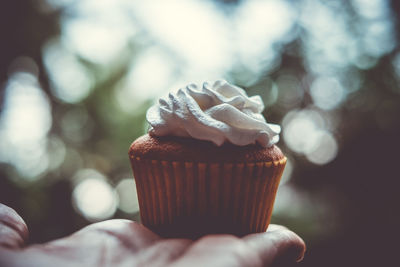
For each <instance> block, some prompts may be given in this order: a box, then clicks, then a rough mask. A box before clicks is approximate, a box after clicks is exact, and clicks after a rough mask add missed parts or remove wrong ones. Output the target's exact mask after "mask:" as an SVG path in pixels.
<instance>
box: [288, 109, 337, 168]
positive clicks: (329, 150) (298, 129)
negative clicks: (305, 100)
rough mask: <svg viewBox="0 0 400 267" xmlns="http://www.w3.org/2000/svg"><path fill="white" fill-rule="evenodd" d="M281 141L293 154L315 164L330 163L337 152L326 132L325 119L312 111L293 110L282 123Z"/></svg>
mask: <svg viewBox="0 0 400 267" xmlns="http://www.w3.org/2000/svg"><path fill="white" fill-rule="evenodd" d="M282 126H283V139H284V140H285V142H286V144H287V146H288V147H289V148H290V149H291V150H292V151H294V152H296V153H299V154H304V155H305V156H306V158H307V159H308V160H309V161H310V162H312V163H315V164H319V165H322V164H326V163H328V162H330V161H332V160H333V159H334V158H335V157H336V155H337V152H338V144H337V141H336V139H335V137H334V136H333V135H332V134H331V133H330V132H329V131H328V130H327V126H328V124H327V122H326V120H325V118H324V117H323V116H322V115H321V114H320V113H318V112H317V111H316V110H313V109H305V110H293V111H291V112H289V113H287V114H286V116H285V117H284V119H283V121H282Z"/></svg>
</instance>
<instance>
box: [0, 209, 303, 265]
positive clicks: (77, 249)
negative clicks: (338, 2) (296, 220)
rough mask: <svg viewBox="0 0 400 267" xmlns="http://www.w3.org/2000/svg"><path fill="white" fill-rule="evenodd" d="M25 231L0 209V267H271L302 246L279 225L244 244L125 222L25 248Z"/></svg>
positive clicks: (294, 257) (297, 254) (294, 256)
mask: <svg viewBox="0 0 400 267" xmlns="http://www.w3.org/2000/svg"><path fill="white" fill-rule="evenodd" d="M27 238H28V229H27V227H26V225H25V223H24V221H23V220H22V218H21V217H19V216H18V214H17V213H16V212H15V211H14V210H12V209H11V208H8V207H6V206H4V205H2V204H0V266H57V267H64V266H176V267H179V266H191V267H196V266H252V267H253V266H270V265H271V264H272V263H273V262H275V261H277V260H281V259H282V258H285V259H286V260H291V261H293V262H295V261H300V260H301V259H302V258H303V255H304V252H305V244H304V242H303V240H302V239H301V238H300V237H299V236H297V235H296V234H295V233H293V232H292V231H290V230H288V229H286V228H285V227H283V226H279V225H270V226H269V228H268V231H267V232H266V233H259V234H251V235H248V236H245V237H243V238H238V237H235V236H232V235H209V236H205V237H203V238H200V239H199V240H195V241H193V240H189V239H163V238H161V237H159V236H158V235H156V234H155V233H153V232H151V231H150V230H149V229H147V228H146V227H144V226H143V225H141V224H139V223H136V222H133V221H129V220H119V219H118V220H109V221H104V222H99V223H95V224H92V225H89V226H87V227H85V228H83V229H82V230H80V231H78V232H76V233H74V234H72V235H70V236H68V237H65V238H62V239H58V240H55V241H51V242H48V243H45V244H37V245H30V246H25V242H26V240H27Z"/></svg>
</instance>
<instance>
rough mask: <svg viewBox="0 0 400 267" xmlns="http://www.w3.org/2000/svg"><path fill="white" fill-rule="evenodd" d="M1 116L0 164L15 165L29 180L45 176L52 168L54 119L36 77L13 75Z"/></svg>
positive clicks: (19, 73)
mask: <svg viewBox="0 0 400 267" xmlns="http://www.w3.org/2000/svg"><path fill="white" fill-rule="evenodd" d="M1 115H2V116H1V118H0V147H1V149H0V151H1V152H0V161H2V162H9V163H11V164H12V165H14V166H15V167H16V168H17V170H18V171H19V172H20V174H21V175H22V177H25V178H30V179H32V178H35V177H36V176H38V175H39V174H41V173H43V172H44V171H45V170H46V169H47V167H48V156H47V153H46V143H47V133H48V132H49V130H50V127H51V125H52V117H51V114H50V104H49V101H48V99H47V97H46V95H45V94H44V93H43V92H42V90H41V88H40V85H39V83H38V81H37V78H36V77H35V76H33V75H32V74H31V73H27V72H17V73H13V74H12V75H11V77H10V79H9V81H8V83H7V85H6V88H5V103H4V109H3V111H2V114H1Z"/></svg>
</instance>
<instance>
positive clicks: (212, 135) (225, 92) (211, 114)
mask: <svg viewBox="0 0 400 267" xmlns="http://www.w3.org/2000/svg"><path fill="white" fill-rule="evenodd" d="M263 110H264V103H263V101H262V100H261V97H260V96H258V95H257V96H251V97H249V96H247V94H246V92H245V91H244V90H243V89H242V88H239V87H237V86H234V85H231V84H229V83H228V82H226V81H224V80H218V81H216V82H214V83H212V84H210V83H208V82H205V83H203V87H201V88H200V87H198V86H197V85H196V84H189V85H187V86H186V87H185V88H181V89H179V90H178V91H177V92H176V93H169V95H168V97H165V98H161V99H160V100H159V103H158V104H156V105H154V106H152V107H151V108H150V109H149V110H148V111H147V114H146V119H147V121H148V122H149V124H150V125H151V127H150V130H149V132H150V134H152V135H156V136H165V135H174V136H182V137H192V138H195V139H200V140H208V141H211V142H213V143H214V144H216V145H217V146H220V145H222V144H223V143H224V142H230V143H232V144H235V145H239V146H244V145H249V144H255V143H259V144H260V145H262V146H264V147H268V146H272V145H273V144H275V143H276V142H278V141H279V133H280V130H281V129H280V126H279V125H276V124H270V123H267V122H266V121H265V119H264V117H263V116H262V115H261V112H262V111H263Z"/></svg>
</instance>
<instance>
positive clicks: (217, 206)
mask: <svg viewBox="0 0 400 267" xmlns="http://www.w3.org/2000/svg"><path fill="white" fill-rule="evenodd" d="M131 163H132V168H133V172H134V177H135V180H136V188H137V192H138V200H139V207H140V215H141V220H142V223H143V224H144V225H145V226H147V227H148V228H150V229H152V230H153V231H155V232H156V233H158V234H160V235H161V236H165V237H189V238H196V237H199V236H201V235H204V234H213V233H230V234H235V235H239V236H241V235H245V234H249V233H256V232H264V231H266V229H267V226H268V224H269V221H270V218H271V213H272V207H273V203H274V200H275V195H276V191H277V188H278V185H279V181H280V178H281V176H282V172H283V169H284V167H285V164H286V158H283V159H282V160H280V161H274V162H256V163H205V162H190V161H186V162H180V161H164V160H149V159H141V158H139V157H131Z"/></svg>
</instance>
